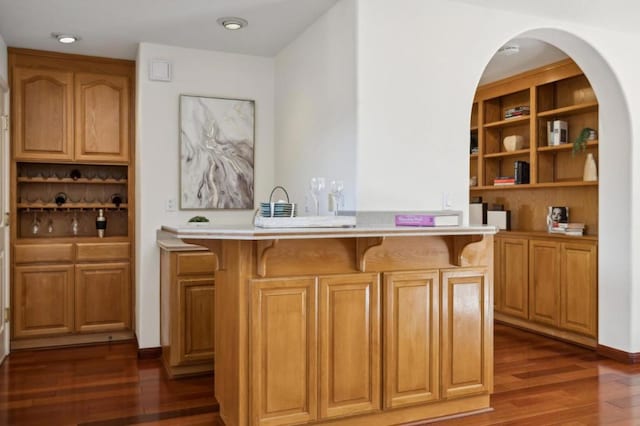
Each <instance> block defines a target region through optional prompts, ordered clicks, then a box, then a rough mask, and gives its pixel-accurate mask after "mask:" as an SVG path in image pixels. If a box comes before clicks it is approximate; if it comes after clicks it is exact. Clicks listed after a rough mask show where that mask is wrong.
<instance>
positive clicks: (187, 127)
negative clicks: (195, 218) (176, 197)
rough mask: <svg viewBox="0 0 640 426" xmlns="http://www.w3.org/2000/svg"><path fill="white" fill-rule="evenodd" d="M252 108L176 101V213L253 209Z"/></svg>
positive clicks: (239, 103) (218, 101)
mask: <svg viewBox="0 0 640 426" xmlns="http://www.w3.org/2000/svg"><path fill="white" fill-rule="evenodd" d="M254 125H255V102H254V101H252V100H242V99H225V98H212V97H204V96H190V95H181V96H180V208H181V209H185V210H194V209H253V205H254V203H253V179H254V139H255V136H254V135H255V129H254Z"/></svg>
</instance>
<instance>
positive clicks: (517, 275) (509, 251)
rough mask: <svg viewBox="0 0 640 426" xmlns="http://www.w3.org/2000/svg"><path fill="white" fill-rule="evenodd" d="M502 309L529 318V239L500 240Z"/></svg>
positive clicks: (509, 313) (499, 271) (507, 312)
mask: <svg viewBox="0 0 640 426" xmlns="http://www.w3.org/2000/svg"><path fill="white" fill-rule="evenodd" d="M499 247H500V269H498V270H497V271H496V275H500V280H499V282H500V285H501V288H500V298H501V300H500V303H499V306H500V310H501V312H503V313H505V314H507V315H511V316H514V317H518V318H522V319H528V318H529V240H527V239H526V238H504V239H501V240H500V246H499Z"/></svg>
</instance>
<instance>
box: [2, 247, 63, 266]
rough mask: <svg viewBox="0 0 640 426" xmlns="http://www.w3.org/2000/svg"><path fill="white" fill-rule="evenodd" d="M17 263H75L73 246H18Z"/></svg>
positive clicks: (16, 252) (16, 251) (15, 256)
mask: <svg viewBox="0 0 640 426" xmlns="http://www.w3.org/2000/svg"><path fill="white" fill-rule="evenodd" d="M13 256H14V258H15V261H16V263H51V262H65V263H70V262H73V244H70V243H69V244H28V245H27V244H16V245H15V250H14V253H13Z"/></svg>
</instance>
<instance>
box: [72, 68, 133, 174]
mask: <svg viewBox="0 0 640 426" xmlns="http://www.w3.org/2000/svg"><path fill="white" fill-rule="evenodd" d="M75 112H76V114H75V119H76V120H75V158H76V160H77V161H82V160H89V161H91V160H95V161H123V162H124V161H127V160H128V159H129V79H128V78H127V77H124V76H114V75H100V74H87V73H77V74H76V76H75Z"/></svg>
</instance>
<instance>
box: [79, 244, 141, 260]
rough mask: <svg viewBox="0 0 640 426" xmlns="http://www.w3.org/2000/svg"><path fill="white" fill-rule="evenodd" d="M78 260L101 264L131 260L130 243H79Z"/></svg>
mask: <svg viewBox="0 0 640 426" xmlns="http://www.w3.org/2000/svg"><path fill="white" fill-rule="evenodd" d="M77 246H78V252H77V255H76V259H77V261H78V262H100V261H110V260H129V257H130V244H129V243H79V244H77Z"/></svg>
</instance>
